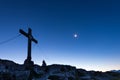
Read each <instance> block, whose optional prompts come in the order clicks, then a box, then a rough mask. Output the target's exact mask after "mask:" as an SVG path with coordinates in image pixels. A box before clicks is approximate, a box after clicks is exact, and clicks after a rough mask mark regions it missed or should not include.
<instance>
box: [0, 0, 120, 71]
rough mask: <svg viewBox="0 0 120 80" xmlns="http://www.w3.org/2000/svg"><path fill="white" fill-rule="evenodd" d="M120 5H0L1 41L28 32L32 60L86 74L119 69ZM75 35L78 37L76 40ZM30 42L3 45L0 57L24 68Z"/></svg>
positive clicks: (1, 0) (31, 0)
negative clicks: (84, 70)
mask: <svg viewBox="0 0 120 80" xmlns="http://www.w3.org/2000/svg"><path fill="white" fill-rule="evenodd" d="M119 4H120V2H119V0H0V42H2V41H5V40H8V39H10V38H12V37H14V36H17V35H19V34H20V33H19V29H23V30H24V31H26V32H27V31H28V28H29V27H30V28H31V29H32V31H33V37H34V38H35V39H37V40H38V44H35V43H33V44H32V60H33V61H34V63H36V64H39V65H41V64H42V60H43V59H44V60H45V61H46V63H47V64H48V65H50V64H65V65H66V64H67V65H72V66H76V67H77V68H83V69H86V70H99V71H107V70H113V69H120V5H119ZM75 34H77V37H75V36H74V35H75ZM26 56H27V38H26V37H25V36H23V35H21V36H19V37H17V38H15V39H14V40H11V41H9V42H7V43H4V44H0V58H1V59H8V60H12V61H15V62H16V63H20V64H23V62H24V60H25V59H26Z"/></svg>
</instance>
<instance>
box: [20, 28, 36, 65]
mask: <svg viewBox="0 0 120 80" xmlns="http://www.w3.org/2000/svg"><path fill="white" fill-rule="evenodd" d="M19 32H20V33H21V34H23V35H24V36H25V37H27V38H28V53H27V59H26V60H25V61H24V65H26V66H27V67H30V66H32V65H33V64H34V63H33V61H31V59H32V57H31V46H32V42H35V43H36V44H37V43H38V41H37V40H36V39H34V37H33V36H32V30H31V29H30V28H28V33H26V32H24V31H23V30H22V29H20V30H19Z"/></svg>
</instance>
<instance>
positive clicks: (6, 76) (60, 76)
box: [0, 60, 120, 80]
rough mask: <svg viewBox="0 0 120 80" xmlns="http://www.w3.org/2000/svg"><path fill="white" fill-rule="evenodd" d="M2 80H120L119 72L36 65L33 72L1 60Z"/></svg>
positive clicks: (0, 79)
mask: <svg viewBox="0 0 120 80" xmlns="http://www.w3.org/2000/svg"><path fill="white" fill-rule="evenodd" d="M0 80H120V73H118V72H112V71H109V72H99V71H86V70H84V69H76V67H73V66H69V65H57V64H54V65H49V66H47V65H46V66H39V65H34V66H33V68H32V69H31V70H28V69H26V67H25V66H24V65H20V64H17V63H14V62H13V61H9V60H0Z"/></svg>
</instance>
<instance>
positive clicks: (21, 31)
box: [19, 29, 28, 37]
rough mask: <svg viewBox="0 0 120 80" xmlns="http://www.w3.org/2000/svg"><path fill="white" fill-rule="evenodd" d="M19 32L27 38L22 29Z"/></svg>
mask: <svg viewBox="0 0 120 80" xmlns="http://www.w3.org/2000/svg"><path fill="white" fill-rule="evenodd" d="M19 32H20V33H21V34H23V35H24V36H26V37H28V34H27V33H26V32H24V31H23V30H22V29H20V30H19Z"/></svg>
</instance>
